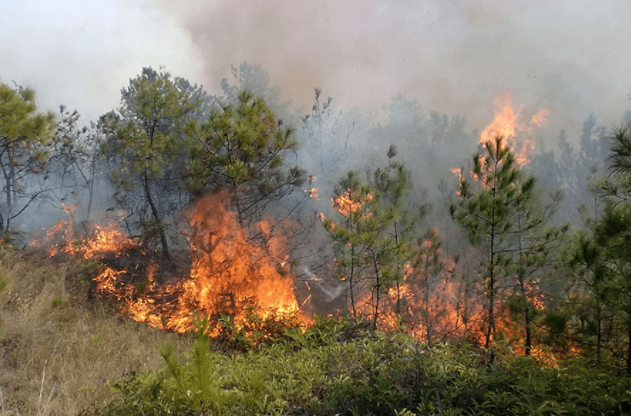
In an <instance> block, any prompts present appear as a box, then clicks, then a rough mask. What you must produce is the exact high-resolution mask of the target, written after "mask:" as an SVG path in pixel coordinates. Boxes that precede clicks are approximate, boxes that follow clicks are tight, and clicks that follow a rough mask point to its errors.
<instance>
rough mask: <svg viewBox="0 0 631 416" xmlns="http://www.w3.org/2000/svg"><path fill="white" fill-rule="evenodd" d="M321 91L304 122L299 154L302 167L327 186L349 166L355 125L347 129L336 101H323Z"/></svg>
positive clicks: (317, 93)
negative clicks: (336, 107) (342, 168)
mask: <svg viewBox="0 0 631 416" xmlns="http://www.w3.org/2000/svg"><path fill="white" fill-rule="evenodd" d="M321 95H322V90H321V89H319V88H316V89H315V101H314V104H313V107H312V108H311V112H310V113H309V114H307V115H305V116H304V117H303V118H302V131H301V136H302V137H301V146H300V154H301V159H302V160H303V163H304V164H305V166H306V167H307V169H309V171H310V172H313V173H314V174H315V175H317V176H318V178H319V181H320V182H322V183H324V184H328V183H329V182H330V181H332V179H333V178H335V177H338V176H339V173H340V168H341V167H342V166H347V168H348V163H347V162H348V161H349V160H348V159H349V156H350V155H351V152H352V146H351V144H350V142H349V138H350V135H351V131H352V128H353V125H351V126H346V125H345V123H344V120H343V119H342V117H341V114H340V113H336V112H335V111H334V110H333V105H332V102H333V98H331V97H328V98H327V99H326V100H322V101H321V100H320V98H321Z"/></svg>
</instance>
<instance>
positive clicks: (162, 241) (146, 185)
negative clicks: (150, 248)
mask: <svg viewBox="0 0 631 416" xmlns="http://www.w3.org/2000/svg"><path fill="white" fill-rule="evenodd" d="M144 188H145V195H146V196H147V202H149V207H150V208H151V214H152V215H153V219H154V220H155V221H156V223H157V226H158V231H159V233H160V244H161V245H162V256H163V257H164V259H165V260H171V257H170V256H169V244H168V243H167V236H166V233H165V232H164V225H163V224H162V219H161V218H160V213H159V212H158V207H157V206H156V204H155V202H154V200H153V197H152V196H151V191H150V189H149V176H148V175H147V172H145V177H144Z"/></svg>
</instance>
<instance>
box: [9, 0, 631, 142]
mask: <svg viewBox="0 0 631 416" xmlns="http://www.w3.org/2000/svg"><path fill="white" fill-rule="evenodd" d="M628 16H631V3H629V2H628V1H624V0H604V1H599V2H594V1H587V0H580V1H578V0H573V1H570V0H559V1H555V2H549V1H544V0H534V1H525V0H515V1H510V2H507V1H504V0H489V1H484V2H480V1H473V0H455V1H443V0H428V1H423V2H419V1H412V0H409V1H406V0H398V1H382V0H343V1H342V0H336V1H334V0H321V1H306V0H294V1H291V2H288V1H280V0H267V1H260V2H259V1H246V0H213V1H207V0H181V1H177V2H173V1H167V0H156V1H149V0H131V1H123V0H113V1H108V2H96V1H79V0H65V1H45V0H23V1H19V2H8V1H5V2H2V4H1V5H0V38H1V39H2V42H0V56H1V57H2V59H1V60H0V81H1V82H5V83H9V82H11V80H15V81H16V82H18V83H20V84H22V85H31V86H33V87H34V88H35V89H36V90H37V91H38V96H39V101H40V103H41V106H42V109H53V110H54V109H55V107H56V106H57V105H58V104H60V103H63V104H66V105H67V106H68V107H70V108H77V109H78V110H79V111H80V112H81V113H83V114H84V122H87V120H89V119H94V118H96V117H98V115H100V114H102V113H104V112H106V111H108V110H110V109H112V108H114V107H116V106H118V103H119V99H120V89H121V88H122V87H124V86H125V85H126V84H127V82H128V80H129V78H132V77H134V76H136V75H137V74H139V73H140V71H141V69H142V67H143V66H153V67H159V66H161V65H163V66H165V67H166V69H167V70H168V71H170V72H172V73H173V74H174V75H179V76H183V77H185V78H188V79H189V80H191V81H192V82H197V83H202V84H203V85H204V86H205V87H206V89H207V90H209V92H210V93H217V92H218V91H219V81H220V79H221V78H224V77H226V76H228V75H229V72H230V65H238V64H239V63H241V62H243V61H248V62H251V63H253V64H257V65H260V66H261V67H263V68H264V69H265V70H267V71H268V72H269V74H270V77H271V79H272V83H273V84H275V85H277V86H278V87H280V89H281V97H282V98H283V99H285V100H291V101H292V103H293V105H294V106H296V107H304V108H309V107H310V105H311V103H312V99H313V90H312V89H313V87H316V86H319V87H321V88H322V89H323V94H324V95H325V96H332V97H334V98H335V102H336V105H337V107H339V108H350V107H360V108H362V109H364V110H367V111H371V112H373V113H374V114H377V113H380V112H381V109H382V106H383V103H384V102H386V101H387V100H388V99H390V97H392V96H394V95H396V94H398V93H401V94H403V95H405V96H408V97H413V98H416V99H417V100H418V102H419V103H420V104H421V105H422V106H423V107H424V108H429V109H433V110H437V111H439V112H443V113H449V114H462V115H465V116H466V117H467V119H468V121H469V126H471V127H476V128H481V127H483V126H484V125H485V124H486V123H488V122H489V121H490V120H491V119H492V117H493V98H494V97H495V96H496V95H498V94H500V93H505V92H509V93H512V94H513V95H514V101H515V102H516V103H523V104H524V105H525V107H526V108H532V109H536V108H540V107H546V108H549V109H550V110H551V116H550V124H549V127H548V129H549V134H546V135H547V136H549V137H550V138H551V140H552V138H555V137H556V134H557V132H558V130H559V129H560V128H565V129H568V130H570V132H572V129H575V131H578V130H580V123H581V122H582V121H583V120H584V119H585V118H586V117H587V115H588V114H589V113H590V112H592V111H595V112H596V114H597V116H598V117H599V120H600V121H601V122H602V123H604V124H612V123H615V122H616V121H618V120H619V119H620V116H621V114H622V113H623V112H624V111H625V110H627V109H628V108H629V103H628V99H627V93H628V91H629V87H631V77H630V76H629V75H631V71H630V70H631V59H629V54H630V52H629V48H628V45H629V44H630V43H631V25H629V24H628ZM575 136H576V134H570V137H575Z"/></svg>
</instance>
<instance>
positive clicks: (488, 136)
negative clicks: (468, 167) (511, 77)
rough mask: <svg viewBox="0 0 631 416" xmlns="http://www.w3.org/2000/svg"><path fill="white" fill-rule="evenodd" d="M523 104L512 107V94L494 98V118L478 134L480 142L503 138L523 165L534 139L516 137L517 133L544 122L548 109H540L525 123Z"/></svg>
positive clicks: (519, 164) (526, 131)
mask: <svg viewBox="0 0 631 416" xmlns="http://www.w3.org/2000/svg"><path fill="white" fill-rule="evenodd" d="M522 109H523V106H519V107H514V106H513V104H512V96H511V95H510V94H502V95H499V96H498V97H496V98H495V118H494V119H493V121H492V122H491V123H489V124H488V125H487V126H486V127H485V128H484V130H482V133H481V134H480V140H479V143H480V144H487V143H492V144H495V138H496V137H503V138H504V146H509V147H510V148H511V151H512V152H513V154H514V155H515V161H516V162H517V165H518V166H524V165H526V164H528V162H529V161H530V154H531V153H532V151H533V149H534V139H533V138H532V137H530V136H529V137H527V138H525V139H522V140H519V141H518V139H517V135H518V134H519V133H530V132H531V131H532V129H533V128H534V127H542V126H543V125H545V123H546V119H547V117H548V116H549V115H550V111H549V110H547V109H545V108H544V109H541V110H539V111H538V112H537V113H536V114H534V115H533V116H532V117H531V118H530V122H529V123H528V124H525V123H523V122H522V121H521V119H522V116H521V112H522Z"/></svg>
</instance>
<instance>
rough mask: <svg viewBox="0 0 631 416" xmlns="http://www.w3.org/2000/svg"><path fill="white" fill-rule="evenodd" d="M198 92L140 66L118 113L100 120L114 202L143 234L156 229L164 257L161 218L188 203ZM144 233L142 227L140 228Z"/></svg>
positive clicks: (166, 249)
mask: <svg viewBox="0 0 631 416" xmlns="http://www.w3.org/2000/svg"><path fill="white" fill-rule="evenodd" d="M201 95H202V91H201V88H198V87H197V86H191V85H190V84H189V83H188V81H186V80H184V79H182V78H179V77H175V78H171V75H170V74H169V73H162V72H161V73H158V72H156V71H154V70H153V69H151V68H144V69H143V72H142V74H141V75H140V76H138V77H136V78H135V79H132V80H130V82H129V87H128V88H125V89H123V90H122V92H121V98H122V103H123V105H122V106H121V108H120V109H119V110H118V113H114V112H111V113H109V114H106V115H105V116H103V117H102V120H101V121H102V124H103V125H104V126H106V128H107V130H108V133H109V134H108V137H107V140H106V141H104V142H103V143H102V151H103V153H104V154H105V156H107V157H108V159H109V160H110V163H114V164H115V165H116V166H115V168H112V169H111V170H110V172H111V175H110V180H111V181H112V184H113V185H114V187H115V188H116V193H115V194H114V199H115V200H116V201H117V202H118V203H119V204H120V205H122V206H123V207H126V208H128V209H129V211H130V214H131V215H133V216H135V217H136V218H137V221H138V223H139V224H140V223H143V221H146V222H145V223H144V224H146V225H149V228H150V230H145V235H148V234H149V235H150V234H151V233H152V231H156V235H158V236H159V238H160V243H161V245H162V251H163V254H164V256H165V257H168V246H167V240H166V235H165V231H164V227H165V225H164V217H166V216H168V215H170V214H173V213H174V212H178V211H179V210H180V209H182V208H183V206H184V205H185V204H186V203H187V202H188V200H187V198H186V197H185V196H184V197H182V195H180V194H179V193H181V192H183V191H184V177H185V172H186V169H188V165H189V160H190V157H189V154H190V151H191V146H192V143H191V138H190V136H189V135H188V134H187V131H190V130H191V129H192V128H193V127H191V125H193V124H195V119H196V117H198V111H199V109H200V107H201V98H200V96H201ZM143 229H144V228H143Z"/></svg>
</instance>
